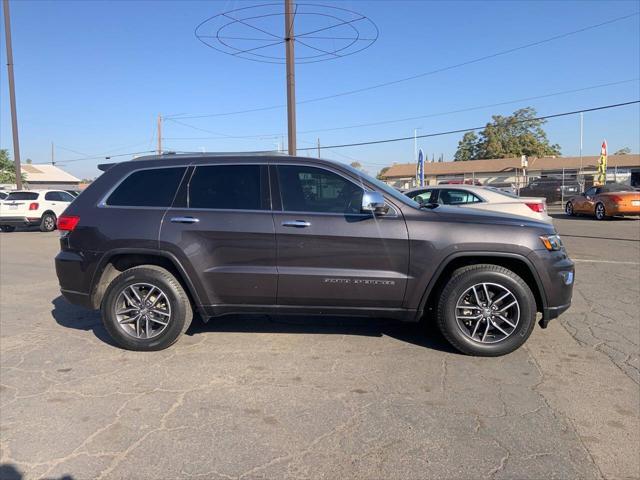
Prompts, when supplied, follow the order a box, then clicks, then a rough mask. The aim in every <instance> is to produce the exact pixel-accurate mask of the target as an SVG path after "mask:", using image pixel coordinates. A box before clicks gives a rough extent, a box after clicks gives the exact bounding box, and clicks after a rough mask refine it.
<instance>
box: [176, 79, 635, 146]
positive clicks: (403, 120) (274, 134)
mask: <svg viewBox="0 0 640 480" xmlns="http://www.w3.org/2000/svg"><path fill="white" fill-rule="evenodd" d="M638 80H640V77H637V78H632V79H628V80H620V81H616V82H609V83H602V84H598V85H592V86H589V87H583V88H576V89H572V90H564V91H561V92H554V93H547V94H544V95H537V96H534V97H525V98H518V99H515V100H507V101H503V102H498V103H491V104H487V105H477V106H474V107H468V108H461V109H457V110H449V111H446V112H438V113H430V114H427V115H417V116H413V117H404V118H397V119H393V120H380V121H376V122H369V123H359V124H355V125H344V126H342V127H331V128H321V129H316V130H299V131H298V134H301V135H303V134H307V133H322V132H334V131H341V130H348V129H353V128H362V127H374V126H380V125H389V124H393V123H402V122H408V121H413V120H421V119H425V118H434V117H440V116H445V115H451V114H454V113H464V112H471V111H474V110H482V109H485V108H492V107H500V106H504V105H510V104H513V103H520V102H528V101H531V100H539V99H542V98H551V97H555V96H560V95H567V94H570V93H578V92H585V91H589V90H595V89H598V88H604V87H612V86H616V85H622V84H624V83H631V82H637V81H638ZM172 121H174V122H176V123H179V124H180V125H183V126H185V127H190V128H193V129H196V130H201V131H205V132H209V133H215V134H217V135H220V136H217V137H167V138H166V140H219V139H223V138H228V139H243V138H265V139H266V138H274V137H279V136H281V135H282V133H264V134H260V135H226V134H222V133H216V132H212V131H210V130H206V129H204V128H200V127H196V126H194V125H190V124H188V123H185V122H182V121H180V122H178V121H177V120H172Z"/></svg>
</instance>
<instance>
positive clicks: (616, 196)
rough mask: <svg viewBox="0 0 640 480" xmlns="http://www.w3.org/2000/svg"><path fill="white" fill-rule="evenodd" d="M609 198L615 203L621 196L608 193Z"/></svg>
mask: <svg viewBox="0 0 640 480" xmlns="http://www.w3.org/2000/svg"><path fill="white" fill-rule="evenodd" d="M609 198H610V199H611V200H612V201H614V202H616V203H619V202H621V201H622V197H621V196H620V195H609Z"/></svg>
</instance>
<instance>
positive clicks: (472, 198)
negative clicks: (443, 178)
mask: <svg viewBox="0 0 640 480" xmlns="http://www.w3.org/2000/svg"><path fill="white" fill-rule="evenodd" d="M481 201H482V200H480V198H478V197H477V196H476V195H474V194H473V193H471V192H468V191H466V190H448V189H442V190H440V193H439V195H438V202H439V203H442V204H444V205H464V204H465V203H479V202H481Z"/></svg>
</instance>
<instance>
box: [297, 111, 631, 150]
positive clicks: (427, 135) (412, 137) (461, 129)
mask: <svg viewBox="0 0 640 480" xmlns="http://www.w3.org/2000/svg"><path fill="white" fill-rule="evenodd" d="M634 103H640V100H634V101H631V102H624V103H614V104H611V105H603V106H600V107H593V108H586V109H583V110H574V111H572V112H563V113H554V114H552V115H545V116H543V117H535V118H528V119H526V120H520V121H517V122H514V123H528V122H533V121H536V120H547V119H549V118H557V117H565V116H568V115H575V114H578V113H586V112H595V111H597V110H606V109H609V108H616V107H623V106H626V105H632V104H634ZM485 127H486V125H483V126H481V127H469V128H460V129H457V130H448V131H446V132H436V133H426V134H423V135H417V136H415V137H414V136H411V137H398V138H387V139H384V140H372V141H368V142H357V143H345V144H342V145H327V146H326V147H322V148H345V147H360V146H363V145H377V144H380V143H391V142H402V141H405V140H413V139H414V138H429V137H438V136H442V135H451V134H454V133H463V132H471V131H474V130H482V129H483V128H485ZM298 150H315V147H309V148H306V147H305V148H299V149H298Z"/></svg>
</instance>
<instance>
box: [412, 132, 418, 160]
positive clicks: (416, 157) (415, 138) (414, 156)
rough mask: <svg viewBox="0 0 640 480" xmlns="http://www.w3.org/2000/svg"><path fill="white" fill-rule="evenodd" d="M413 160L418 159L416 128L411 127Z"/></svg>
mask: <svg viewBox="0 0 640 480" xmlns="http://www.w3.org/2000/svg"><path fill="white" fill-rule="evenodd" d="M413 161H414V162H417V161H418V129H417V128H414V129H413Z"/></svg>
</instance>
